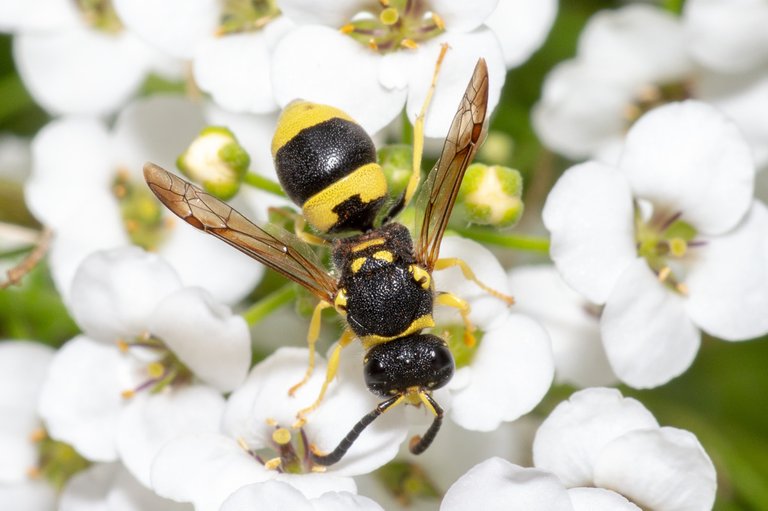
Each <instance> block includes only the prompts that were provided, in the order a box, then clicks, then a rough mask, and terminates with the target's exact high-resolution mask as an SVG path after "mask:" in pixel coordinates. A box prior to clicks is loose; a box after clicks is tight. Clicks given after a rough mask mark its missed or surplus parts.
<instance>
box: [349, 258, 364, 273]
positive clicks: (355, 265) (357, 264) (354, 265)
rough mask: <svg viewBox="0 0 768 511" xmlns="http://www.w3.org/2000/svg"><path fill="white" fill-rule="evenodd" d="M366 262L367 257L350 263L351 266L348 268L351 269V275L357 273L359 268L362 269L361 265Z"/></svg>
mask: <svg viewBox="0 0 768 511" xmlns="http://www.w3.org/2000/svg"><path fill="white" fill-rule="evenodd" d="M367 260H368V258H367V257H358V258H356V259H355V260H354V261H352V264H351V265H350V268H352V273H357V272H359V271H360V268H362V267H363V265H364V264H365V262H366V261H367Z"/></svg>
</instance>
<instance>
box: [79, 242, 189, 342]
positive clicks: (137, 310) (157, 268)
mask: <svg viewBox="0 0 768 511" xmlns="http://www.w3.org/2000/svg"><path fill="white" fill-rule="evenodd" d="M179 287H181V284H180V282H179V277H178V275H176V272H174V271H173V269H172V268H171V267H170V266H169V265H168V263H166V262H165V261H164V260H163V259H161V258H160V257H158V256H157V255H156V254H150V253H149V252H144V251H143V250H141V249H139V248H137V247H125V248H120V249H115V250H109V251H101V252H95V253H93V254H92V255H90V256H89V257H88V258H86V260H85V261H84V262H83V264H82V265H81V266H80V268H79V269H78V271H77V274H76V275H75V279H74V281H73V284H72V299H71V302H72V306H71V311H72V315H73V316H74V317H75V319H76V320H77V322H78V324H79V325H80V326H81V328H82V329H83V330H84V331H85V332H87V333H88V335H90V336H91V337H92V338H93V339H96V340H98V341H101V342H105V343H114V342H115V341H117V340H119V339H126V338H130V337H133V336H137V335H140V334H142V333H144V332H147V329H148V327H149V320H150V317H151V314H152V312H153V311H154V310H155V309H156V308H157V306H158V304H159V303H160V301H161V300H162V299H164V298H165V297H166V296H167V295H169V294H170V293H172V292H174V291H176V290H177V289H178V288H179Z"/></svg>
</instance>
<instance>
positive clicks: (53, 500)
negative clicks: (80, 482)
mask: <svg viewBox="0 0 768 511" xmlns="http://www.w3.org/2000/svg"><path fill="white" fill-rule="evenodd" d="M57 498H58V495H57V494H56V489H55V488H54V487H53V486H51V485H50V484H48V482H47V481H39V480H38V481H29V480H28V481H27V482H24V483H21V484H0V508H2V509H13V510H14V511H53V510H54V509H62V508H61V507H57Z"/></svg>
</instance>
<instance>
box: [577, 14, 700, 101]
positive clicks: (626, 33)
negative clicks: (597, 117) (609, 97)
mask: <svg viewBox="0 0 768 511" xmlns="http://www.w3.org/2000/svg"><path fill="white" fill-rule="evenodd" d="M578 52H579V57H580V58H581V59H583V60H584V62H586V63H588V64H589V65H592V66H599V67H603V68H604V69H606V70H607V71H608V72H610V73H611V74H612V75H613V76H614V77H616V78H619V79H621V80H622V81H623V82H624V83H625V84H627V85H630V84H631V85H632V86H634V87H635V88H637V89H639V88H640V87H642V86H644V85H648V84H655V83H667V82H673V81H677V80H681V79H683V78H685V76H686V75H687V73H688V72H689V70H690V68H691V63H690V59H689V57H688V54H687V53H686V46H685V39H684V36H683V30H682V26H681V25H680V23H679V21H678V19H677V18H675V17H674V16H673V15H672V14H670V13H668V12H667V11H665V10H663V9H659V8H657V7H655V6H652V5H642V4H635V5H629V6H626V7H624V8H622V9H616V10H608V9H606V10H604V11H600V12H598V13H597V14H595V15H594V16H593V17H592V18H591V19H590V21H589V23H588V24H587V26H586V27H585V28H584V31H583V32H582V34H581V36H580V38H579V50H578Z"/></svg>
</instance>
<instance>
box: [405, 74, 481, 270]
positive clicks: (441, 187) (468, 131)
mask: <svg viewBox="0 0 768 511" xmlns="http://www.w3.org/2000/svg"><path fill="white" fill-rule="evenodd" d="M487 107H488V67H487V66H486V65H485V60H483V59H480V60H478V61H477V65H476V66H475V71H474V73H473V74H472V79H471V80H470V81H469V85H467V90H466V91H465V92H464V96H463V97H462V99H461V103H460V104H459V109H458V111H457V112H456V116H455V117H454V118H453V122H452V123H451V128H450V130H448V136H447V137H446V138H445V143H444V144H443V151H442V153H441V154H440V159H439V160H438V161H437V164H436V165H435V167H434V168H433V169H432V172H430V174H429V176H428V177H427V179H426V181H425V182H424V186H423V187H422V189H421V191H420V192H419V197H418V199H417V201H416V206H417V210H418V211H422V212H423V217H422V218H421V223H420V225H419V220H418V218H417V220H416V225H417V228H418V237H417V240H418V241H417V246H416V258H417V259H418V260H419V262H421V263H422V264H423V265H424V267H425V268H426V269H427V270H429V271H432V270H433V269H434V267H435V262H436V261H437V258H438V254H439V251H440V242H441V241H442V239H443V234H444V233H445V228H446V227H447V225H448V219H449V218H450V217H451V211H453V205H454V203H455V202H456V196H457V195H458V193H459V188H460V187H461V180H462V179H463V178H464V172H465V171H466V170H467V167H468V166H469V164H470V163H471V162H472V158H474V156H475V153H476V152H477V148H478V145H479V142H480V138H481V136H482V134H483V123H484V122H485V114H486V110H487Z"/></svg>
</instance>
